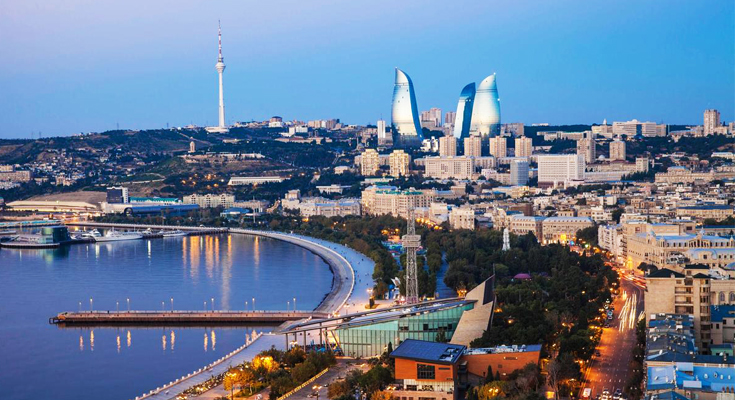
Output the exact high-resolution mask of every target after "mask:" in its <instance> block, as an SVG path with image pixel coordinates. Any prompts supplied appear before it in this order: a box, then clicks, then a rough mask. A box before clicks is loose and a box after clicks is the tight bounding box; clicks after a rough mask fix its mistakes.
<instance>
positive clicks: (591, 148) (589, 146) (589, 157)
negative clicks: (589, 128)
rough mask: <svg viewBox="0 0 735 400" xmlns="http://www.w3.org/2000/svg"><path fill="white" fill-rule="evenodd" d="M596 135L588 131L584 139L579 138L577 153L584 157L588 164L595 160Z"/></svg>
mask: <svg viewBox="0 0 735 400" xmlns="http://www.w3.org/2000/svg"><path fill="white" fill-rule="evenodd" d="M595 150H596V149H595V136H594V134H593V133H591V132H590V133H588V134H586V135H585V137H583V138H582V139H579V140H577V154H579V155H581V156H583V157H584V161H585V162H586V163H588V164H592V163H593V162H595V159H596V158H597V152H596V151H595Z"/></svg>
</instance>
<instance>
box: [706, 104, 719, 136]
mask: <svg viewBox="0 0 735 400" xmlns="http://www.w3.org/2000/svg"><path fill="white" fill-rule="evenodd" d="M720 125H721V124H720V112H719V111H717V110H714V109H713V110H704V134H705V135H712V134H713V133H715V129H716V128H717V127H719V126H720Z"/></svg>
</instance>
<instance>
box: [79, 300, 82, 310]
mask: <svg viewBox="0 0 735 400" xmlns="http://www.w3.org/2000/svg"><path fill="white" fill-rule="evenodd" d="M79 312H82V302H81V301H80V302H79Z"/></svg>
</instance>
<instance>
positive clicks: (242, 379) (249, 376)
mask: <svg viewBox="0 0 735 400" xmlns="http://www.w3.org/2000/svg"><path fill="white" fill-rule="evenodd" d="M256 379H257V377H256V376H255V373H254V372H253V370H252V369H250V368H249V366H246V367H245V368H244V369H243V370H242V371H240V376H239V380H238V384H239V385H240V388H241V389H242V388H243V387H245V386H247V387H248V388H250V394H253V382H255V381H256Z"/></svg>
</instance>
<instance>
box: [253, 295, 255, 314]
mask: <svg viewBox="0 0 735 400" xmlns="http://www.w3.org/2000/svg"><path fill="white" fill-rule="evenodd" d="M254 311H255V297H253V312H254Z"/></svg>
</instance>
